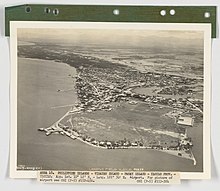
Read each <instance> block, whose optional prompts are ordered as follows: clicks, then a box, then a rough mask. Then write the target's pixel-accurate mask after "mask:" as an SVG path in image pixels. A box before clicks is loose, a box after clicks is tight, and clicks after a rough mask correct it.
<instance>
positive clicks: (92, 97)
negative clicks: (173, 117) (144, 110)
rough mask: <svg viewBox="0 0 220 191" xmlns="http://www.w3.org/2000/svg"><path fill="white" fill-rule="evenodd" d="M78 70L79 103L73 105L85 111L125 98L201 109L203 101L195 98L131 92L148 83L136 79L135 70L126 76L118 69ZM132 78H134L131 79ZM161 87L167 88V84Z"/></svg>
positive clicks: (175, 106) (107, 109)
mask: <svg viewBox="0 0 220 191" xmlns="http://www.w3.org/2000/svg"><path fill="white" fill-rule="evenodd" d="M78 70H79V71H78V72H79V75H78V76H77V78H76V89H77V94H78V98H79V100H80V103H78V104H77V105H76V107H80V108H82V109H85V110H86V111H88V112H92V111H95V110H106V111H111V110H112V103H113V102H119V101H128V103H130V104H134V102H135V101H134V100H140V101H143V102H146V103H153V104H161V105H168V106H171V107H173V108H181V109H188V110H190V109H195V108H197V107H198V108H200V109H201V110H202V107H203V101H202V100H198V99H196V100H195V99H191V98H178V99H176V98H170V97H162V96H160V95H157V96H150V95H145V94H140V93H135V92H133V91H132V90H133V89H134V88H136V87H145V86H146V84H148V85H147V86H149V83H148V82H146V79H145V82H143V81H142V80H141V79H142V78H143V76H142V77H140V79H139V78H138V76H137V72H134V71H133V72H131V75H130V76H129V77H127V72H126V73H125V72H124V73H121V74H120V70H119V71H117V72H116V71H111V70H110V69H109V68H102V69H97V68H93V69H91V68H85V67H81V68H79V69H78ZM121 72H122V71H121ZM128 73H130V72H128ZM132 74H133V75H132ZM149 75H150V76H152V73H150V74H149ZM161 75H162V74H161ZM135 77H136V80H134V78H135ZM148 77H149V76H148ZM167 78H168V77H167ZM177 79H179V81H177V82H178V83H181V82H182V81H181V80H180V79H181V78H180V77H178V78H177ZM184 80H185V78H184ZM184 87H186V86H182V89H184ZM165 89H167V87H166V88H165ZM165 89H163V90H165ZM170 89H171V88H170ZM186 89H187V88H186ZM163 90H162V91H163ZM184 91H185V90H184ZM184 91H181V92H184ZM172 93H173V92H172ZM185 93H187V92H185ZM165 94H166V93H165ZM167 94H169V93H167ZM189 100H190V101H189Z"/></svg>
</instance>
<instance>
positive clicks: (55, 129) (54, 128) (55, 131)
mask: <svg viewBox="0 0 220 191" xmlns="http://www.w3.org/2000/svg"><path fill="white" fill-rule="evenodd" d="M75 112H81V111H79V110H77V108H76V109H75V110H73V109H72V108H71V109H70V110H68V111H67V113H66V114H65V115H63V116H62V117H61V118H60V119H59V120H58V121H57V122H55V123H54V124H53V125H51V126H50V127H48V128H39V129H38V130H39V131H43V132H46V135H47V136H49V135H52V134H60V135H65V136H67V137H69V138H71V139H72V140H75V139H77V140H79V141H80V142H82V143H84V144H87V145H89V146H93V147H95V148H100V149H111V150H112V149H146V150H153V151H160V152H164V153H167V154H170V155H173V156H176V157H179V158H184V159H188V160H192V161H193V165H194V166H195V165H196V163H197V162H196V159H195V157H194V155H193V153H192V151H191V150H190V154H187V153H186V152H184V151H183V150H174V149H161V148H158V147H146V146H120V147H113V146H111V147H110V146H109V147H108V146H100V145H97V144H93V143H91V142H89V141H86V140H83V139H82V138H80V136H79V134H78V133H76V132H74V133H73V132H72V133H69V132H67V131H65V130H64V129H62V128H61V127H59V123H60V122H61V121H62V120H63V119H64V118H65V117H66V116H68V115H72V114H73V113H75ZM74 134H75V135H74Z"/></svg>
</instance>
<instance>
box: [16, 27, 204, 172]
mask: <svg viewBox="0 0 220 191" xmlns="http://www.w3.org/2000/svg"><path fill="white" fill-rule="evenodd" d="M17 55H18V60H17V170H39V169H43V170H82V171H83V170H123V171H131V170H132V171H133V170H141V171H179V172H203V163H204V160H203V142H204V141H203V100H204V98H203V96H204V32H202V31H190V30H140V29H135V28H134V29H128V30H125V29H104V28H103V29H95V28H94V29H91V28H89V29H86V28H82V29H80V28H78V29H62V28H46V29H45V28H21V29H18V31H17Z"/></svg>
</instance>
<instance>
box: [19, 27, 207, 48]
mask: <svg viewBox="0 0 220 191" xmlns="http://www.w3.org/2000/svg"><path fill="white" fill-rule="evenodd" d="M18 40H19V41H28V42H46V43H55V44H60V43H63V44H65V43H69V44H72V45H77V46H78V45H93V44H94V45H99V46H110V47H118V46H120V47H121V46H125V47H126V46H128V47H149V46H152V45H153V44H154V45H155V44H156V46H176V47H179V46H187V47H188V46H189V47H191V46H192V47H201V48H202V46H203V32H197V31H159V30H157V31H156V30H125V29H117V30H114V29H97V30H96V29H18Z"/></svg>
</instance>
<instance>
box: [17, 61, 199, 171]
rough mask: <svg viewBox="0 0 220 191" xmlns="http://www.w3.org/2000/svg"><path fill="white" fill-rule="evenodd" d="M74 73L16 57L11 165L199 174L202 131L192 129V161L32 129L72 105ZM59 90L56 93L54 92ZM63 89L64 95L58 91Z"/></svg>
mask: <svg viewBox="0 0 220 191" xmlns="http://www.w3.org/2000/svg"><path fill="white" fill-rule="evenodd" d="M75 76H76V70H75V68H73V67H70V66H69V65H67V64H65V63H57V62H53V61H47V60H37V59H28V58H19V59H18V142H17V145H18V154H17V164H18V166H19V165H25V166H27V167H40V168H42V169H53V170H67V169H68V170H89V169H92V168H95V169H97V168H107V169H108V168H110V169H114V168H117V169H120V170H126V169H127V170H131V169H134V168H139V169H143V170H158V171H160V170H166V171H181V172H191V171H193V172H196V171H197V172H201V171H202V158H201V152H202V128H201V127H195V128H194V127H193V129H190V130H189V134H190V136H191V137H193V140H194V144H195V145H194V147H193V152H194V155H195V157H196V159H197V163H198V164H197V165H196V166H194V165H193V161H191V160H188V159H184V158H180V157H176V156H172V155H169V154H167V153H164V152H160V151H152V150H145V149H124V150H106V149H100V148H95V147H91V146H89V145H87V144H84V143H82V142H80V141H78V140H72V139H70V138H69V137H66V136H62V135H51V136H46V135H45V133H42V132H39V131H38V128H42V127H43V128H45V127H48V126H50V125H52V124H53V123H54V122H55V121H57V120H58V119H59V118H60V117H62V115H64V114H65V113H66V112H67V110H68V109H69V107H60V108H56V109H53V107H54V106H61V105H68V104H74V103H75V102H76V101H77V94H76V91H75V90H74V83H75V78H74V77H75ZM60 90H61V91H60ZM62 90H68V91H62Z"/></svg>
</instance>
